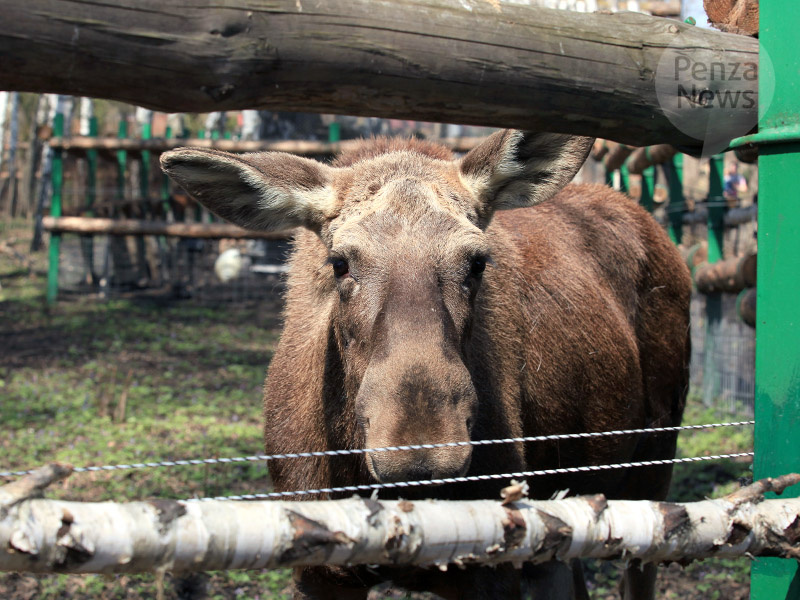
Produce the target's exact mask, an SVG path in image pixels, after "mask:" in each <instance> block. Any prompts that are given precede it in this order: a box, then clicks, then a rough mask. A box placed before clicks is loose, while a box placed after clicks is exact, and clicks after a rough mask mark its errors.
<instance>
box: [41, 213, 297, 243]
mask: <svg viewBox="0 0 800 600" xmlns="http://www.w3.org/2000/svg"><path fill="white" fill-rule="evenodd" d="M42 226H43V227H44V228H45V229H46V230H47V231H56V232H62V233H83V234H106V235H165V236H170V237H181V238H208V239H222V238H232V239H260V240H285V239H289V238H290V237H292V235H293V232H292V231H250V230H248V229H242V228H241V227H236V226H235V225H230V224H228V223H167V222H166V221H140V220H138V219H95V218H89V217H49V216H48V217H43V218H42Z"/></svg>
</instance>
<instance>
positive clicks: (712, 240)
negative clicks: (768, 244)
mask: <svg viewBox="0 0 800 600" xmlns="http://www.w3.org/2000/svg"><path fill="white" fill-rule="evenodd" d="M722 164H723V159H722V156H712V157H711V158H710V159H709V175H708V198H707V203H708V262H709V263H715V262H717V261H719V260H721V259H722V250H723V246H722V244H723V240H724V234H725V225H724V222H723V218H724V216H725V199H724V198H723V197H722ZM721 321H722V294H720V293H719V292H717V293H713V294H706V332H705V333H706V335H705V343H704V345H703V349H704V355H705V360H704V361H703V400H704V402H705V403H706V404H707V405H710V404H711V403H713V402H714V400H716V398H717V396H719V390H720V378H719V365H718V364H717V357H716V345H717V340H718V338H719V332H720V326H721Z"/></svg>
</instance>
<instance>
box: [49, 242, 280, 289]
mask: <svg viewBox="0 0 800 600" xmlns="http://www.w3.org/2000/svg"><path fill="white" fill-rule="evenodd" d="M288 251H289V242H288V241H286V240H228V239H222V240H216V239H199V238H169V237H162V236H152V235H145V236H135V237H134V236H111V235H94V236H85V235H75V234H64V235H63V236H62V242H61V254H60V262H59V280H58V285H59V292H60V293H63V294H81V295H85V294H98V295H100V296H103V297H106V298H115V297H120V296H124V295H126V294H128V295H134V294H135V295H138V296H147V295H154V296H168V297H173V298H176V299H188V298H191V299H192V300H194V301H196V302H198V303H200V304H218V303H238V302H248V301H257V300H260V299H263V298H264V297H265V296H270V295H272V296H274V295H275V294H276V293H277V292H279V291H280V290H281V289H282V278H281V274H282V273H283V272H285V270H286V266H285V258H286V255H287V253H288Z"/></svg>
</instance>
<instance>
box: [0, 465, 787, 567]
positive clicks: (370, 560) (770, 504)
mask: <svg viewBox="0 0 800 600" xmlns="http://www.w3.org/2000/svg"><path fill="white" fill-rule="evenodd" d="M62 475H63V472H62V473H58V472H54V473H53V477H58V476H62ZM46 478H47V475H45V476H44V477H43V476H41V475H40V476H39V479H38V480H35V481H32V482H29V483H27V484H25V483H22V484H21V482H16V483H14V484H10V485H9V486H6V488H0V570H6V571H32V572H52V571H57V572H70V573H122V572H125V573H134V572H144V571H153V570H156V569H167V570H172V571H176V572H183V571H201V570H212V569H260V568H276V567H287V566H298V565H319V564H329V565H353V564H388V565H422V566H426V565H436V566H439V567H442V568H444V567H445V566H446V565H451V564H454V565H465V564H476V563H486V564H497V563H501V562H522V561H533V562H544V561H548V560H551V559H558V560H568V559H571V558H575V557H597V558H619V557H625V558H628V559H634V558H638V559H640V560H642V561H644V562H662V561H673V560H681V561H686V560H691V559H698V558H705V557H709V556H741V555H743V554H745V553H747V554H749V555H752V556H762V555H763V556H781V557H790V558H795V559H797V558H800V499H784V500H764V499H763V496H762V494H763V493H765V492H766V491H778V492H780V491H782V490H783V489H784V488H785V487H786V486H788V485H793V484H795V483H797V482H799V481H800V475H787V476H784V477H781V478H778V479H776V480H771V479H770V480H764V481H761V482H758V483H756V484H754V485H753V486H751V487H750V488H745V489H743V490H740V491H738V492H736V493H734V494H731V495H729V496H727V497H725V498H720V499H717V500H705V501H702V502H694V503H686V504H671V503H665V502H645V501H635V502H634V501H621V500H620V501H606V499H605V498H604V497H602V496H592V497H575V498H568V499H563V500H555V501H536V502H533V501H530V502H529V501H525V500H520V501H516V502H509V503H507V504H505V505H504V504H501V503H500V502H499V501H490V500H483V501H460V502H453V501H450V502H447V501H435V500H425V501H415V502H410V501H404V500H401V501H379V500H371V499H365V498H351V499H348V500H336V501H322V502H234V501H208V502H201V501H172V500H153V501H150V502H133V503H129V504H114V503H110V502H103V503H78V502H64V501H56V500H42V499H30V498H29V496H31V495H33V494H35V493H36V492H38V491H40V490H41V489H42V487H43V480H44V479H46ZM14 486H16V489H11V490H7V488H13V487H14Z"/></svg>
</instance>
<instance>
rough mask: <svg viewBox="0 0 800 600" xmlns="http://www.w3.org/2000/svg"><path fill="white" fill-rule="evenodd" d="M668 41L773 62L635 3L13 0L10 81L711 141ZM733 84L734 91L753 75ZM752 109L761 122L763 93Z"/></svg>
mask: <svg viewBox="0 0 800 600" xmlns="http://www.w3.org/2000/svg"><path fill="white" fill-rule="evenodd" d="M665 48H673V49H674V50H676V51H680V50H681V48H685V50H686V53H687V54H690V55H691V57H692V60H693V61H695V62H697V63H702V64H706V65H707V64H711V63H716V62H720V61H722V62H724V63H726V64H727V63H738V64H744V63H757V61H758V42H757V40H753V39H749V38H746V37H742V36H735V35H730V34H725V33H720V32H716V31H712V30H704V29H701V28H698V27H691V26H689V25H685V24H683V23H680V22H676V21H673V20H668V19H662V18H658V17H652V16H649V15H642V14H637V13H632V12H631V13H628V12H625V13H614V14H599V13H594V14H583V13H573V12H569V11H558V10H551V9H546V8H540V7H533V6H520V5H513V4H510V3H498V2H484V1H479V0H381V1H375V0H329V1H327V2H322V3H310V2H308V0H271V1H269V2H268V1H267V0H248V1H245V2H233V1H231V0H222V1H214V2H212V1H211V0H198V1H197V2H193V3H190V4H185V5H181V6H180V8H179V9H178V8H177V7H176V6H175V5H173V4H172V3H169V2H163V1H161V0H135V1H133V2H131V1H129V0H105V1H104V2H102V3H97V2H91V1H90V0H70V1H67V0H24V1H23V0H7V1H6V2H4V4H3V19H2V20H0V56H3V57H4V59H3V61H4V62H3V69H1V70H0V89H15V90H22V91H32V92H56V93H63V94H74V95H78V94H80V95H85V96H93V97H98V98H110V99H115V100H122V101H126V102H131V103H133V104H138V105H142V106H146V107H149V108H153V109H157V110H163V111H169V112H175V111H186V112H205V111H212V110H232V109H244V108H265V109H270V110H292V111H307V112H323V113H339V114H358V115H369V116H378V117H393V118H401V119H416V120H426V121H440V122H451V123H462V124H472V125H489V126H501V127H518V128H528V129H539V130H552V131H560V132H565V133H578V134H584V135H594V136H601V137H606V138H609V139H613V140H617V141H620V142H624V143H627V144H631V145H637V146H644V145H652V144H656V143H670V144H673V145H677V146H686V147H696V146H697V145H698V142H697V140H695V139H694V138H692V137H691V136H690V135H688V134H686V133H683V132H681V131H679V130H677V129H676V128H675V127H674V126H673V125H672V123H671V122H670V121H669V119H668V118H667V116H666V115H665V113H664V111H663V110H662V107H661V104H660V103H659V101H658V98H657V95H656V89H655V87H656V86H655V73H656V71H657V69H658V66H659V59H660V58H661V57H662V55H663V52H664V49H665ZM724 83H725V89H726V90H728V91H729V92H730V93H732V94H735V93H736V92H737V91H740V92H741V91H742V90H744V89H745V87H746V88H747V89H749V88H751V87H752V82H746V81H745V82H739V83H736V82H731V81H726V82H724ZM713 85H715V84H712V86H713ZM741 86H743V87H741ZM740 87H741V89H740ZM674 94H675V104H677V98H678V90H677V89H676V90H675V92H674ZM744 110H745V112H746V111H751V112H752V117H753V119H752V121H753V123H755V122H756V115H757V107H756V106H752V107H750V108H748V109H744ZM748 114H749V113H748Z"/></svg>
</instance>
